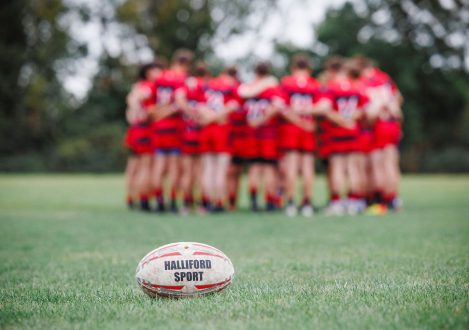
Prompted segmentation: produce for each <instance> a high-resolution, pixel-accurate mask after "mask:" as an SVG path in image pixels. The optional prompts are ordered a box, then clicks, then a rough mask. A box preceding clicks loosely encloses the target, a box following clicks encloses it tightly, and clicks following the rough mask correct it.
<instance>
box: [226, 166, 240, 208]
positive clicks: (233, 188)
mask: <svg viewBox="0 0 469 330" xmlns="http://www.w3.org/2000/svg"><path fill="white" fill-rule="evenodd" d="M241 170H242V167H241V164H240V163H239V162H238V161H236V162H233V161H232V162H231V164H230V165H229V169H228V182H227V185H228V207H229V210H230V211H234V210H235V209H236V202H237V200H238V190H239V180H240V178H241Z"/></svg>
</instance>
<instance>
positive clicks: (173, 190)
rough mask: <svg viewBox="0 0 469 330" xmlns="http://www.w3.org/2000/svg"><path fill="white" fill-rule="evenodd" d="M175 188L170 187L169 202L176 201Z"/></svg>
mask: <svg viewBox="0 0 469 330" xmlns="http://www.w3.org/2000/svg"><path fill="white" fill-rule="evenodd" d="M176 195H177V192H176V188H173V189H171V203H173V202H176Z"/></svg>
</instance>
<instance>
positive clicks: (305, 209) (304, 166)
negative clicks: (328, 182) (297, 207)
mask: <svg viewBox="0 0 469 330" xmlns="http://www.w3.org/2000/svg"><path fill="white" fill-rule="evenodd" d="M300 161H301V178H302V182H303V200H302V202H301V214H302V215H303V216H305V217H311V216H313V214H314V210H313V203H312V202H313V187H314V155H313V154H312V153H307V152H305V153H302V155H301V158H300Z"/></svg>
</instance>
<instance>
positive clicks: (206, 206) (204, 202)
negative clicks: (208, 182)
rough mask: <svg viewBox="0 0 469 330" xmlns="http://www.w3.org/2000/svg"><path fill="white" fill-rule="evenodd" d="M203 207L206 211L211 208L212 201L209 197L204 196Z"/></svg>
mask: <svg viewBox="0 0 469 330" xmlns="http://www.w3.org/2000/svg"><path fill="white" fill-rule="evenodd" d="M202 207H203V208H206V209H209V208H210V199H209V198H208V197H207V195H202Z"/></svg>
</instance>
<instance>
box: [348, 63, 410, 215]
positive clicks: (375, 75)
mask: <svg viewBox="0 0 469 330" xmlns="http://www.w3.org/2000/svg"><path fill="white" fill-rule="evenodd" d="M356 62H357V64H358V65H360V66H361V68H362V81H363V83H364V85H365V88H366V93H367V95H368V97H369V98H370V106H369V107H368V111H367V115H368V118H369V120H370V121H371V122H372V125H373V138H374V142H373V150H372V152H371V156H370V159H371V170H372V171H371V172H372V182H373V200H372V203H373V204H374V205H373V206H372V207H371V208H370V212H371V213H374V214H383V213H386V210H387V208H390V209H392V210H396V209H399V207H400V205H401V202H400V199H399V198H398V187H399V180H400V169H399V151H398V148H397V146H398V143H399V141H400V139H401V136H402V132H401V121H402V111H401V104H402V96H401V94H400V93H399V90H398V89H397V87H396V85H395V83H394V82H393V81H392V79H391V78H390V77H389V76H388V75H387V74H386V73H384V72H383V71H381V70H379V69H378V68H377V67H376V66H374V65H373V63H372V61H371V60H369V59H367V58H365V57H358V58H356Z"/></svg>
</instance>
